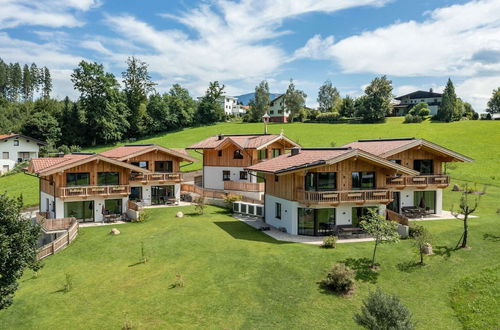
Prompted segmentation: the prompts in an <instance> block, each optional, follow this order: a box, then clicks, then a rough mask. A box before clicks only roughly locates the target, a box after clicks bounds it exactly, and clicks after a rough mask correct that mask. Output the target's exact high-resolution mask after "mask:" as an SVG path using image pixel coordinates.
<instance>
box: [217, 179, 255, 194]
mask: <svg viewBox="0 0 500 330" xmlns="http://www.w3.org/2000/svg"><path fill="white" fill-rule="evenodd" d="M224 190H239V191H252V192H263V191H264V183H261V182H259V183H254V182H244V181H224Z"/></svg>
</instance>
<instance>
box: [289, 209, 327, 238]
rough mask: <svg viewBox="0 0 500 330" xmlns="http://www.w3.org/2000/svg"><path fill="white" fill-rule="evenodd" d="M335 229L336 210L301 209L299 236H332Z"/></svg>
mask: <svg viewBox="0 0 500 330" xmlns="http://www.w3.org/2000/svg"><path fill="white" fill-rule="evenodd" d="M334 227H335V209H333V208H332V209H330V208H329V209H310V208H299V215H298V234H299V235H307V236H327V235H332V234H333V232H334V229H335V228H334Z"/></svg>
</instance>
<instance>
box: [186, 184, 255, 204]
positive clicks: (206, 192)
mask: <svg viewBox="0 0 500 330" xmlns="http://www.w3.org/2000/svg"><path fill="white" fill-rule="evenodd" d="M181 191H182V192H189V193H195V194H197V195H200V196H203V197H205V198H215V199H224V198H226V197H227V196H228V195H233V196H234V195H236V196H238V197H239V198H240V200H241V201H242V202H247V203H253V204H263V202H262V201H261V200H258V199H253V198H250V197H247V196H243V195H239V194H235V193H228V192H224V191H220V190H215V189H204V188H202V187H200V186H197V185H193V184H188V183H183V184H182V185H181Z"/></svg>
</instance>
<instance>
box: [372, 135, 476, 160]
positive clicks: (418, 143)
mask: <svg viewBox="0 0 500 330" xmlns="http://www.w3.org/2000/svg"><path fill="white" fill-rule="evenodd" d="M415 147H424V148H426V149H427V150H429V151H431V152H434V153H438V154H441V155H444V156H446V157H450V158H451V159H452V161H458V162H473V161H474V159H472V158H469V157H467V156H465V155H462V154H460V153H458V152H455V151H452V150H450V149H447V148H445V147H442V146H440V145H437V144H435V143H432V142H429V141H427V140H424V139H418V140H415V141H414V142H411V143H408V144H405V145H403V146H401V147H398V148H395V149H392V150H390V151H387V152H385V153H383V154H380V155H379V156H380V157H384V158H385V157H389V156H392V155H395V154H398V153H400V152H403V151H406V150H408V149H412V148H415Z"/></svg>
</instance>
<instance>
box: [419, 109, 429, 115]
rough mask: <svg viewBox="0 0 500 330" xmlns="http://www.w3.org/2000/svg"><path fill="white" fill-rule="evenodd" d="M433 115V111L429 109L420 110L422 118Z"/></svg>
mask: <svg viewBox="0 0 500 330" xmlns="http://www.w3.org/2000/svg"><path fill="white" fill-rule="evenodd" d="M430 114H431V110H429V109H428V108H422V109H420V111H419V112H418V115H419V116H420V117H427V116H429V115H430Z"/></svg>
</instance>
